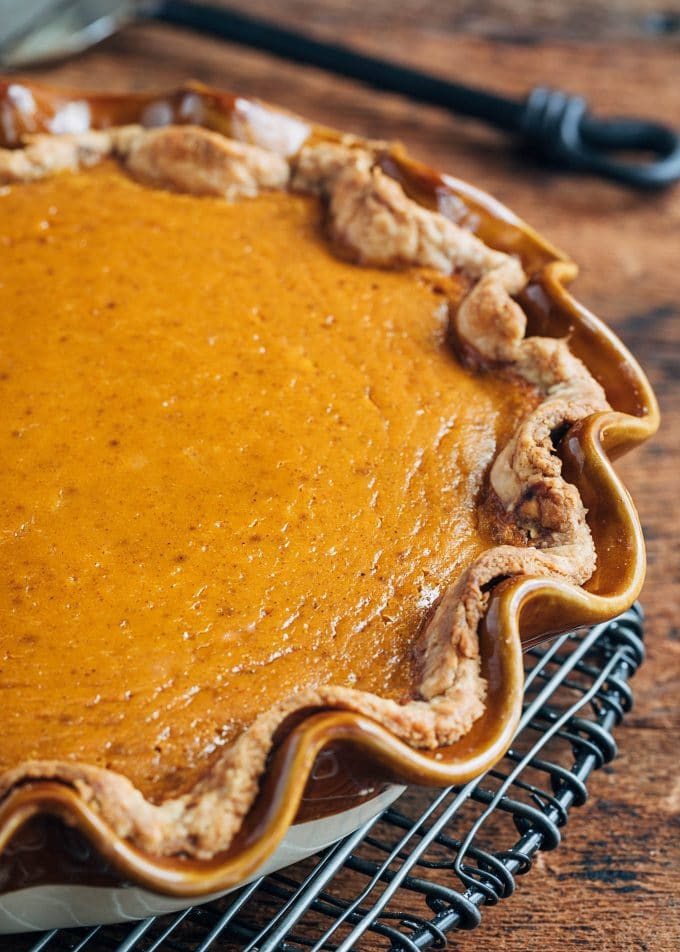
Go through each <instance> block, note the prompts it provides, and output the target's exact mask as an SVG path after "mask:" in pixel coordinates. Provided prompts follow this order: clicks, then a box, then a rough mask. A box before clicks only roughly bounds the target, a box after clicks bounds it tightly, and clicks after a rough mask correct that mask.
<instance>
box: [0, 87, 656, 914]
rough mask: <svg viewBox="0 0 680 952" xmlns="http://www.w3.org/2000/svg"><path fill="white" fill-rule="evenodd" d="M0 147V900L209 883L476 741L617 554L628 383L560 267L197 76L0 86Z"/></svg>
mask: <svg viewBox="0 0 680 952" xmlns="http://www.w3.org/2000/svg"><path fill="white" fill-rule="evenodd" d="M0 146H2V147H3V148H2V150H1V151H0V191H1V194H0V241H2V243H3V250H2V255H3V261H2V265H1V266H0V267H1V268H2V272H1V273H0V305H2V310H3V321H4V322H5V328H4V330H3V334H2V348H0V352H4V356H3V360H4V361H5V364H6V366H3V367H2V368H0V386H2V387H4V388H5V389H4V391H3V396H2V398H0V399H2V405H3V407H4V408H7V411H5V410H4V409H3V416H5V413H7V416H6V419H9V423H8V424H7V425H5V423H3V426H4V429H6V430H8V433H6V434H3V436H2V453H3V458H4V459H5V460H9V461H10V463H9V466H8V475H6V476H5V477H3V480H4V481H5V483H6V485H5V486H4V487H3V494H2V495H3V497H4V500H5V502H4V510H3V519H4V520H5V524H4V525H3V532H4V533H5V536H6V541H5V544H4V546H3V551H4V552H5V553H7V560H6V562H5V564H4V566H3V574H4V573H6V572H7V573H8V576H7V578H8V582H9V584H5V581H4V580H3V587H4V588H5V589H6V591H7V592H9V595H8V596H5V595H3V599H5V601H4V603H3V605H2V606H1V610H2V616H1V620H0V625H1V626H2V627H1V628H0V692H2V696H3V714H4V716H3V722H4V723H3V739H2V740H0V901H1V899H2V895H3V894H5V895H9V894H11V893H12V892H16V891H17V890H21V889H26V888H28V887H38V886H44V885H68V884H83V883H89V884H92V885H95V884H96V885H101V886H110V887H113V886H116V885H120V884H122V883H132V884H137V885H138V886H142V887H144V888H145V889H148V890H151V891H153V892H155V893H161V894H166V895H170V896H175V897H195V896H205V895H208V894H214V893H216V892H219V891H221V890H225V889H228V888H230V887H232V886H234V885H236V884H238V883H240V882H243V881H244V880H246V879H247V878H248V877H251V876H252V875H253V873H254V872H255V871H256V870H258V869H260V868H261V867H262V865H263V864H264V863H265V862H266V861H267V859H268V858H270V857H271V855H272V854H273V853H274V852H275V850H276V849H277V847H279V845H280V844H281V842H282V841H283V840H284V837H286V835H287V833H288V832H289V830H290V828H291V827H292V828H293V830H295V829H296V828H302V827H303V826H304V824H307V823H315V822H318V821H325V820H327V819H328V818H329V817H330V818H333V817H334V818H336V820H337V818H339V817H341V816H343V815H347V814H348V811H351V810H353V809H356V808H357V807H359V806H361V805H362V804H368V805H370V804H373V803H375V804H377V803H378V800H379V798H380V796H381V795H382V794H383V792H384V791H389V790H390V789H393V787H394V785H398V784H404V783H409V782H415V783H419V784H431V785H433V786H437V785H442V786H443V785H448V784H452V783H459V782H463V781H465V780H467V779H469V778H471V777H473V776H475V775H477V774H479V773H480V772H481V771H483V770H484V769H486V768H488V767H489V766H490V765H492V764H493V763H494V762H495V761H496V760H498V759H499V758H500V757H501V756H502V755H503V753H504V751H505V750H506V749H507V747H508V745H509V743H510V741H511V738H512V735H513V731H514V729H515V727H516V724H517V721H518V718H519V714H520V710H521V698H522V677H523V675H522V671H523V669H522V649H523V647H524V648H525V647H527V646H528V645H531V644H535V643H537V642H538V641H540V640H542V639H545V638H547V637H549V636H551V635H553V634H556V633H558V632H562V631H565V630H567V629H570V628H573V627H575V626H581V625H590V624H593V623H596V622H600V621H603V620H606V619H609V618H612V617H614V616H615V615H617V614H618V613H619V612H621V611H623V610H624V609H626V608H627V607H629V606H630V605H631V603H632V602H633V600H634V599H635V597H636V596H637V594H638V592H639V590H640V587H641V585H642V581H643V577H644V567H645V552H644V543H643V539H642V534H641V530H640V525H639V522H638V518H637V515H636V512H635V509H634V507H633V504H632V502H631V500H630V497H629V496H628V494H627V492H626V490H625V489H624V487H623V486H622V485H621V483H620V482H619V480H618V478H617V476H616V475H615V473H614V471H613V469H612V465H611V461H612V460H613V459H615V458H616V457H617V456H619V455H621V454H622V453H624V452H626V451H628V450H629V449H632V448H633V447H634V446H635V445H637V444H638V443H640V442H641V441H642V440H644V439H646V438H647V437H649V436H650V435H651V434H653V433H654V431H655V430H656V428H657V425H658V409H657V405H656V401H655V398H654V395H653V393H652V391H651V390H650V387H649V384H648V383H647V380H646V378H645V376H644V374H643V373H642V371H641V370H640V368H639V367H638V365H637V363H636V362H635V360H634V359H633V358H632V357H631V355H630V354H629V353H628V352H627V351H626V349H625V348H624V347H623V346H622V344H621V343H620V342H619V341H618V340H617V339H616V337H615V336H614V335H613V334H612V333H611V332H610V331H609V330H608V329H607V328H606V327H605V326H603V325H602V324H601V323H600V322H599V321H598V320H597V319H596V318H595V317H594V316H593V315H591V314H590V313H589V312H588V311H587V310H585V309H584V308H583V307H582V306H581V305H580V304H578V303H577V302H576V301H575V300H574V299H573V298H572V297H571V295H570V294H569V292H568V291H567V289H566V286H567V285H568V283H569V282H570V281H571V280H573V278H574V277H575V276H576V273H577V269H576V266H575V265H574V264H573V263H572V262H571V261H570V260H568V259H567V258H566V257H565V256H564V255H563V254H562V253H560V252H559V251H557V250H556V249H555V248H553V247H552V246H551V245H549V244H548V243H547V242H546V241H545V240H544V239H542V238H541V237H540V236H538V235H537V234H536V233H535V232H533V231H532V230H531V229H530V228H529V227H528V226H527V225H525V224H524V223H523V222H521V221H520V220H519V219H518V218H517V217H516V216H515V215H514V214H512V212H510V211H508V210H507V209H506V208H504V207H503V206H502V205H500V204H499V203H498V202H496V201H495V200H494V199H492V198H491V197H489V196H488V195H486V194H485V193H483V192H481V191H479V190H478V189H476V188H474V187H472V186H470V185H467V184H465V183H463V182H461V181H459V180H457V179H454V178H451V177H450V176H447V175H440V174H439V173H436V172H434V171H432V170H431V169H429V168H427V167H425V166H423V165H421V164H420V163H417V162H416V161H414V160H413V159H411V158H410V157H409V156H408V155H407V154H406V153H405V152H404V150H403V149H402V148H400V147H398V146H395V145H391V144H386V143H382V142H368V141H364V140H359V139H356V138H353V137H349V136H344V135H342V134H340V133H338V132H335V131H333V130H330V129H326V128H322V127H318V126H313V125H311V124H309V123H307V122H305V121H304V120H302V119H300V118H298V117H296V116H293V115H290V114H288V113H285V112H283V111H281V110H278V109H276V108H274V107H271V106H268V105H265V104H262V103H260V102H256V101H251V100H246V99H243V98H240V97H234V96H231V95H227V94H224V93H221V92H216V91H214V90H211V89H208V88H205V87H203V86H199V85H196V84H190V85H187V86H185V87H183V88H181V89H179V90H178V91H176V92H173V93H171V94H167V95H146V94H145V95H90V94H81V93H79V92H75V91H74V92H57V91H55V90H51V89H49V88H46V87H40V86H37V85H35V84H31V83H22V82H14V81H12V82H6V83H4V84H0ZM150 275H151V277H150ZM3 295H4V296H3ZM225 301H226V302H227V304H225ZM187 312H189V316H188V317H187ZM225 315H226V316H225ZM48 317H49V319H48ZM244 379H245V380H246V382H243V381H244ZM279 471H282V473H283V475H280V474H279V475H277V473H278V472H279ZM216 517H218V518H216ZM310 524H311V528H310ZM7 540H9V541H7ZM289 546H290V548H289ZM225 552H226V553H227V555H225ZM291 552H292V553H293V555H290V553H291ZM287 553H288V554H287ZM3 559H4V557H3ZM237 583H238V584H237ZM282 592H283V595H282V594H281V593H282ZM329 764H330V765H331V766H332V769H327V768H328V765H329ZM369 810H370V806H369ZM368 815H370V812H369V813H368ZM336 820H331V823H336ZM336 828H338V829H339V827H338V826H337V823H336ZM336 835H337V834H336ZM332 838H333V837H332V835H331V836H329V837H327V839H332ZM36 843H37V844H38V846H37V847H36ZM74 844H75V845H74ZM78 857H80V858H78ZM0 904H1V902H0Z"/></svg>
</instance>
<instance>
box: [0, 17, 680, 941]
mask: <svg viewBox="0 0 680 952" xmlns="http://www.w3.org/2000/svg"><path fill="white" fill-rule="evenodd" d="M239 5H240V6H242V7H243V8H244V9H245V8H247V9H248V10H249V11H251V12H254V13H261V14H268V15H270V16H271V15H276V16H278V18H279V19H280V20H281V21H282V22H288V23H290V24H294V25H297V26H304V27H306V28H307V29H309V30H310V31H311V32H314V33H316V34H317V35H319V36H321V37H327V38H331V39H336V40H337V39H344V40H345V41H348V42H351V43H353V44H355V45H357V46H360V47H362V48H363V49H365V50H369V51H374V52H379V53H381V54H383V55H387V56H392V57H396V58H399V59H401V60H402V61H403V62H409V63H413V64H415V65H418V66H422V67H426V68H428V69H430V70H436V71H437V72H439V73H440V74H441V75H443V76H448V77H450V78H453V79H455V78H464V79H467V80H468V81H469V82H474V83H477V84H480V85H486V86H490V87H495V88H497V89H498V90H504V91H506V92H508V93H516V94H520V93H522V92H525V91H526V90H527V89H528V88H529V87H531V86H532V85H534V84H537V83H549V84H550V85H553V86H559V87H561V88H565V89H568V90H571V91H573V92H578V93H582V94H585V95H586V96H587V97H588V99H589V101H590V102H591V104H592V106H593V108H594V109H595V110H596V111H601V112H603V113H617V112H618V113H622V112H623V113H628V114H631V115H646V116H650V117H653V118H658V119H660V120H665V121H675V123H676V124H679V125H680V33H679V32H678V24H679V22H680V6H678V4H677V0H672V2H671V3H666V4H665V5H664V6H663V7H662V8H661V10H660V11H659V8H657V6H656V4H655V3H654V2H652V0H639V2H637V3H635V2H633V3H631V2H625V0H617V2H616V3H605V2H602V0H600V2H593V3H588V2H585V0H579V2H574V3H569V2H568V0H550V2H546V3H539V2H538V0H534V2H531V0H529V2H527V0H524V2H509V0H506V2H503V0H498V2H478V3H475V4H472V3H469V2H459V3H450V4H447V3H444V2H435V0H430V2H423V0H420V2H419V0H408V2H405V0H402V2H401V3H399V4H397V3H394V2H393V0H392V2H388V0H373V2H370V0H361V2H360V0H328V2H325V3H324V2H311V0H292V2H289V3H287V4H283V5H277V4H274V3H268V2H266V0H250V2H249V3H248V4H247V5H246V4H245V3H241V4H238V3H235V4H232V6H239ZM35 75H36V77H37V78H38V77H39V78H42V79H45V80H49V81H51V82H54V83H63V84H67V83H77V84H81V85H84V86H87V87H93V88H94V87H100V88H101V87H103V88H117V89H130V88H133V89H142V88H150V87H151V88H153V87H163V86H167V85H170V86H172V85H174V84H177V83H178V82H180V81H182V80H184V79H186V78H188V77H194V78H197V79H201V80H204V81H206V82H208V83H211V84H213V85H216V86H221V87H224V88H226V89H231V90H234V91H239V92H242V93H244V94H245V95H253V96H260V97H262V98H265V99H271V100H272V101H274V102H278V103H280V104H282V105H285V106H287V107H289V108H291V109H293V110H296V111H298V112H301V113H303V114H304V115H307V116H309V117H311V118H313V119H317V120H320V121H322V122H327V123H329V124H332V125H334V126H337V127H340V128H344V129H347V130H351V131H354V132H357V133H360V134H368V135H370V136H372V137H380V138H398V139H401V140H403V141H405V142H406V143H407V144H408V146H409V148H410V149H411V151H412V152H413V153H414V154H415V155H416V156H417V157H419V158H422V159H423V160H425V161H427V162H429V163H430V164H432V165H434V166H436V167H439V168H442V169H444V170H447V171H450V172H452V173H454V174H455V175H458V176H460V177H463V178H468V179H470V180H472V181H473V182H475V183H476V184H478V185H480V186H482V187H484V188H486V189H488V190H489V191H491V192H492V193H494V194H495V195H496V196H498V197H499V198H500V199H501V200H502V201H504V202H505V203H507V204H508V205H510V206H511V207H512V208H513V209H515V210H516V211H517V212H518V213H519V214H520V215H521V216H522V217H524V218H525V219H527V220H528V221H529V222H531V223H532V224H533V225H534V226H535V227H536V228H537V229H538V230H539V231H542V232H544V233H545V234H546V235H547V236H549V237H550V238H551V239H552V240H553V241H554V242H555V243H556V244H557V245H559V246H561V247H563V248H564V249H565V250H567V251H568V252H570V253H571V254H572V255H573V256H574V257H575V258H576V260H577V261H578V262H579V263H580V265H581V267H582V272H581V275H580V277H579V278H578V280H577V283H576V284H575V286H574V290H575V292H576V294H577V295H578V296H579V297H580V298H581V300H583V301H584V303H586V304H587V305H588V306H590V307H591V308H592V309H593V310H594V311H595V312H596V313H597V314H599V315H600V316H601V317H603V318H604V319H605V320H607V321H608V322H609V323H610V324H611V326H612V327H613V328H614V329H615V330H616V332H617V333H618V334H619V335H620V336H621V337H622V338H623V340H624V341H625V342H626V343H627V344H628V345H629V346H630V348H631V349H632V350H633V352H634V353H635V354H636V355H637V356H638V358H639V359H640V361H641V363H642V364H643V366H644V367H645V368H646V370H647V372H648V373H649V375H650V377H651V380H652V382H653V384H654V386H655V388H656V391H657V393H658V395H659V398H660V401H661V407H662V414H663V423H662V429H661V431H660V433H659V434H658V436H657V437H656V438H655V439H654V441H653V442H652V443H650V444H648V445H647V446H645V447H643V448H642V449H641V450H639V451H637V452H636V453H635V454H634V455H632V456H630V457H628V458H626V459H624V460H623V461H622V462H621V464H620V471H621V472H622V473H623V475H624V478H625V480H626V481H627V484H628V486H629V487H630V490H631V493H632V494H633V496H634V498H635V499H636V500H637V503H638V506H639V510H640V513H641V516H642V522H643V525H644V529H645V534H646V538H647V542H648V555H649V572H648V581H647V584H646V587H645V591H644V596H643V601H644V604H645V608H646V611H647V628H646V631H647V643H648V650H649V657H648V660H647V662H646V663H645V665H644V666H643V668H642V669H641V671H640V672H639V674H638V675H637V677H636V679H635V682H634V689H635V695H636V706H635V709H634V711H633V712H632V714H631V715H630V716H629V717H628V718H627V720H626V723H625V725H624V726H623V727H622V728H621V729H620V730H619V732H618V735H617V739H618V741H619V744H620V757H619V758H618V760H616V761H615V762H614V763H613V764H612V765H611V766H609V767H607V768H605V769H603V770H602V771H600V772H599V773H597V774H596V775H594V777H593V778H592V780H591V782H590V791H591V797H590V800H589V802H588V803H587V804H586V805H585V806H584V807H583V808H581V809H580V810H578V811H575V812H574V813H573V814H572V819H571V821H570V823H569V826H568V828H567V830H566V833H565V838H564V842H563V845H562V846H561V847H560V848H559V849H558V850H557V851H556V852H554V853H550V854H544V855H542V856H540V857H539V859H538V861H537V863H536V867H535V871H532V873H530V874H529V875H528V876H526V877H525V878H524V879H522V880H521V881H520V883H519V887H518V890H517V892H516V894H515V895H514V896H513V897H512V899H510V900H509V901H507V902H503V903H501V904H499V905H498V906H496V907H495V908H493V909H488V910H485V912H484V916H483V924H482V927H481V928H480V929H478V930H477V931H476V932H474V933H472V934H470V935H464V934H459V935H457V936H456V937H455V938H454V939H453V940H452V945H453V946H454V947H455V948H458V949H461V950H468V949H477V948H483V949H496V950H512V952H520V950H533V949H536V950H545V952H553V950H554V952H562V950H564V952H566V950H569V952H571V950H576V949H581V948H582V947H591V948H593V949H604V950H619V949H621V950H627V949H642V950H654V952H657V950H658V952H666V950H668V952H674V950H677V949H680V898H679V897H680V770H679V767H678V764H679V761H680V749H679V746H678V734H679V733H680V627H679V619H680V604H678V601H679V594H678V593H679V586H678V581H679V575H680V564H679V563H680V560H679V545H678V537H679V524H680V504H679V497H680V492H679V482H680V479H679V476H678V467H680V455H679V454H678V448H679V439H678V428H679V427H680V390H679V388H678V386H677V378H678V376H679V375H680V361H679V359H678V358H679V353H678V352H679V350H680V187H677V188H676V189H674V190H673V191H671V192H668V193H664V194H658V195H645V194H635V193H632V192H629V191H625V190H622V189H620V188H618V187H616V186H613V185H610V184H606V183H604V182H602V181H599V180H595V179H590V178H582V177H574V176H568V175H563V174H558V173H556V172H553V171H547V170H545V169H543V168H541V167H539V166H538V165H537V164H536V163H535V162H534V161H533V160H532V158H531V156H528V155H526V154H523V153H521V152H517V151H515V150H514V149H513V148H512V147H510V145H509V143H508V141H507V140H505V139H504V138H502V137H501V136H499V135H496V134H494V133H492V132H489V131H487V130H486V129H484V128H483V127H481V126H479V125H477V124H476V123H474V122H471V121H463V120H459V119H456V118H454V117H452V116H449V115H447V114H446V113H444V112H442V111H439V110H436V109H430V108H416V107H414V105H413V104H412V103H410V102H408V101H406V100H404V99H400V98H398V97H396V96H391V95H385V94H381V93H378V92H375V91H372V90H368V89H364V88H362V87H360V86H357V85H355V84H353V83H351V82H346V81H342V80H339V79H336V78H333V77H331V76H328V75H325V74H324V73H322V72H320V71H317V70H312V69H307V68H304V67H298V66H294V65H290V64H283V63H281V62H280V61H278V60H275V59H273V58H270V57H268V56H266V55H263V54H259V53H253V52H249V51H245V50H242V49H238V48H236V47H234V46H231V45H228V44H225V43H222V42H217V41H213V40H210V39H205V38H200V37H198V36H195V35H192V34H190V33H185V32H182V31H179V30H175V29H172V28H169V27H162V26H155V25H154V26H151V25H142V26H136V27H133V28H130V29H128V30H127V31H126V32H125V33H124V34H122V35H120V36H118V37H116V38H113V39H111V40H109V41H107V42H106V43H104V44H103V45H102V46H100V47H99V48H97V49H96V50H93V51H91V52H90V53H88V54H86V55H84V56H82V57H80V58H79V59H78V60H76V61H73V62H70V63H66V64H61V65H59V66H57V67H53V68H49V69H43V70H41V71H39V72H37V73H36V74H35ZM0 947H2V948H3V949H4V948H5V945H2V943H1V940H0ZM7 948H8V949H9V948H10V946H9V945H7ZM17 948H18V946H17ZM361 948H362V949H363V948H365V949H371V948H372V945H371V940H370V939H368V938H366V939H364V940H362V945H361Z"/></svg>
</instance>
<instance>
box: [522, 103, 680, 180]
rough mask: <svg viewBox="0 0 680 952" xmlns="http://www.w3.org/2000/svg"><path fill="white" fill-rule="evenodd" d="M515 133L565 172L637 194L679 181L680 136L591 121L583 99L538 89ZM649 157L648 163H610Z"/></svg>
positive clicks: (630, 123) (626, 122) (634, 123)
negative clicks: (626, 155) (634, 155)
mask: <svg viewBox="0 0 680 952" xmlns="http://www.w3.org/2000/svg"><path fill="white" fill-rule="evenodd" d="M520 131H521V132H522V133H523V135H524V137H525V138H526V139H527V140H528V142H529V143H530V144H531V145H532V147H533V148H534V149H536V150H537V151H539V152H540V153H541V155H543V156H545V157H546V158H549V159H551V160H552V161H554V162H557V163H559V164H560V165H562V166H565V167H567V168H570V169H575V170H578V171H589V172H595V173H597V174H598V175H602V176H604V177H605V178H609V179H612V180H613V181H615V182H622V183H623V184H625V185H634V186H636V187H638V188H664V187H666V186H667V185H671V184H672V183H673V182H675V181H677V180H678V179H680V136H679V135H678V134H677V133H676V132H675V131H673V130H672V129H669V128H666V127H665V126H662V125H659V124H658V123H655V122H647V121H645V120H642V119H626V118H620V119H619V118H617V119H597V118H595V117H593V116H590V115H589V114H588V111H587V104H586V101H585V99H583V98H582V97H581V96H568V95H566V94H565V93H563V92H561V91H560V90H558V89H549V88H547V87H545V86H538V87H537V88H536V89H533V90H532V91H531V92H530V93H529V95H528V96H527V99H526V101H525V103H524V109H523V112H522V115H521V117H520ZM631 151H635V152H639V151H645V152H651V153H653V155H654V156H655V158H654V159H651V160H649V161H635V160H630V161H628V160H625V159H622V158H614V157H613V156H612V153H616V152H631Z"/></svg>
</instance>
